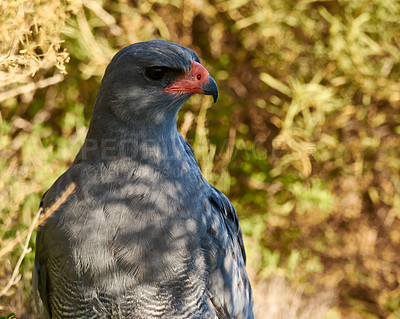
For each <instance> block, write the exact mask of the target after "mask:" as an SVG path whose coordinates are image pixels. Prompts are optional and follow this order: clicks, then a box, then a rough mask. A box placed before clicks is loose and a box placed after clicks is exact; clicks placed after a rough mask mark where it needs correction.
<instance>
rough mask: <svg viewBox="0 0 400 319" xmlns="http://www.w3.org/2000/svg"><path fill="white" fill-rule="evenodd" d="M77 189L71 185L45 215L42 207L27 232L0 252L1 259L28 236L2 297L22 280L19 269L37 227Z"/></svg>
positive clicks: (29, 250)
mask: <svg viewBox="0 0 400 319" xmlns="http://www.w3.org/2000/svg"><path fill="white" fill-rule="evenodd" d="M75 187H76V184H75V183H71V184H69V186H68V187H67V189H66V190H65V192H64V193H62V194H61V196H60V197H59V198H58V199H57V200H56V201H55V203H54V204H53V205H51V206H50V208H49V209H48V210H47V211H46V212H45V213H44V214H43V215H42V213H43V208H42V207H40V208H39V210H38V212H37V213H36V215H35V217H34V219H33V222H32V223H31V225H30V226H29V228H28V229H27V230H25V231H24V232H23V233H22V235H21V236H19V237H18V238H15V239H14V240H13V241H12V242H11V243H10V244H8V245H7V247H5V248H4V249H2V251H1V252H0V258H1V256H3V255H4V254H5V253H7V252H9V251H10V250H12V249H13V248H14V246H15V245H16V244H18V243H19V242H20V239H22V238H24V237H25V236H27V237H26V240H25V243H24V245H23V251H22V254H21V256H19V259H18V261H17V264H16V265H15V267H14V271H13V273H12V275H11V278H10V280H9V281H8V283H7V285H6V286H5V287H4V288H3V289H2V290H1V291H0V297H1V296H4V295H5V294H6V293H7V292H8V290H9V289H10V288H11V287H12V286H14V285H16V284H17V283H18V282H19V280H20V279H21V275H20V274H19V268H20V267H21V264H22V261H23V260H24V258H25V255H26V254H27V253H29V252H31V250H32V249H31V248H28V246H29V241H30V240H31V237H32V233H33V231H34V230H35V229H36V228H37V227H39V226H40V225H41V224H42V223H44V222H45V221H46V220H47V218H49V217H50V216H51V215H52V214H53V213H54V212H55V211H56V210H57V209H58V208H59V207H60V206H61V205H62V204H63V203H64V202H65V201H66V200H67V198H68V197H69V196H70V195H71V193H72V192H73V191H74V189H75ZM38 221H39V222H38Z"/></svg>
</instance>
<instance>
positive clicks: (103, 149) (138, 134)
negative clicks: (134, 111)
mask: <svg viewBox="0 0 400 319" xmlns="http://www.w3.org/2000/svg"><path fill="white" fill-rule="evenodd" d="M106 120H107V119H106V118H102V117H101V116H100V117H94V118H92V122H91V124H90V127H89V131H88V134H87V137H86V140H85V142H84V144H83V146H82V148H81V150H80V152H79V154H78V156H77V158H76V161H98V160H101V161H103V162H110V161H114V160H120V159H122V158H129V159H130V160H134V161H138V162H145V161H146V159H148V158H151V159H152V161H154V160H155V159H160V160H166V159H168V158H174V157H175V156H177V155H179V154H180V152H181V151H184V148H183V146H182V143H181V141H180V138H179V133H178V131H177V127H176V116H175V117H170V118H169V119H168V118H167V119H164V121H162V122H160V123H154V122H152V121H150V120H149V119H142V121H140V120H135V121H132V123H129V125H128V124H127V123H124V122H122V121H109V122H108V123H107V122H105V121H106ZM104 123H106V124H104Z"/></svg>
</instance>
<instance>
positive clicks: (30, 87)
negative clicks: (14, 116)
mask: <svg viewBox="0 0 400 319" xmlns="http://www.w3.org/2000/svg"><path fill="white" fill-rule="evenodd" d="M62 80H64V76H63V75H62V74H56V75H54V76H52V77H51V78H47V79H43V80H40V81H37V82H31V83H28V84H26V85H24V86H20V87H17V88H15V89H11V90H8V91H5V92H2V93H0V102H1V101H4V100H6V99H9V98H12V97H14V96H17V95H20V94H24V93H28V92H31V91H35V90H37V89H43V88H45V87H47V86H50V85H54V84H56V83H58V82H61V81H62Z"/></svg>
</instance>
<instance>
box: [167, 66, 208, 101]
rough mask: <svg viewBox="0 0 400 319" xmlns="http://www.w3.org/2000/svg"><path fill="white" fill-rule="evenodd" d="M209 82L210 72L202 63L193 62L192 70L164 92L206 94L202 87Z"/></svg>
mask: <svg viewBox="0 0 400 319" xmlns="http://www.w3.org/2000/svg"><path fill="white" fill-rule="evenodd" d="M208 81H209V74H208V71H207V70H206V69H205V68H204V66H202V65H201V64H200V63H198V62H196V61H193V63H192V69H191V70H190V71H189V72H187V73H185V74H184V75H183V76H182V77H180V78H178V79H177V80H176V81H175V82H173V83H172V84H171V85H170V86H169V87H167V88H165V89H164V90H163V91H164V92H174V93H177V94H184V93H191V94H193V93H200V94H202V93H204V91H203V89H202V86H203V85H204V84H206V83H207V82H208Z"/></svg>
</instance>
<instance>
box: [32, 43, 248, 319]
mask: <svg viewBox="0 0 400 319" xmlns="http://www.w3.org/2000/svg"><path fill="white" fill-rule="evenodd" d="M194 94H203V95H210V96H212V97H213V99H214V103H215V102H216V101H217V98H218V88H217V85H216V83H215V81H214V79H213V78H212V77H211V76H210V74H209V73H208V71H207V70H206V68H205V67H204V66H203V65H202V64H201V62H200V59H199V57H198V56H197V55H196V54H195V53H194V52H193V51H192V50H190V49H188V48H186V47H183V46H180V45H178V44H175V43H172V42H168V41H163V40H150V41H144V42H138V43H134V44H131V45H128V46H126V47H125V48H123V49H121V50H120V51H119V52H118V53H117V54H116V55H115V56H114V57H113V58H112V60H111V62H110V64H109V65H108V66H107V68H106V71H105V74H104V77H103V79H102V82H101V84H100V87H99V90H98V93H97V96H96V101H95V104H94V107H93V112H92V117H91V121H90V124H89V128H88V133H87V136H86V139H85V141H84V142H83V145H82V147H81V149H80V151H79V152H78V154H77V155H76V158H75V160H74V161H73V163H72V164H71V166H70V167H69V168H68V169H67V170H66V171H65V172H64V174H62V175H61V176H60V177H59V178H58V179H57V180H56V181H55V182H54V184H53V185H52V186H51V187H50V189H49V190H48V191H47V192H46V193H45V194H44V195H43V197H42V201H41V204H40V207H41V209H42V212H46V211H47V210H49V207H51V206H52V205H53V204H54V203H55V202H56V201H57V199H58V198H60V196H61V194H62V193H63V192H64V190H65V189H66V188H67V187H68V185H70V184H72V183H73V184H74V185H75V186H76V187H75V188H74V190H73V191H72V193H71V194H70V195H69V196H68V197H67V199H66V200H64V202H62V203H61V204H60V206H59V207H58V208H57V209H56V210H55V211H54V212H53V213H52V214H51V215H50V216H48V218H47V219H46V220H45V221H44V222H43V223H42V224H41V225H40V226H39V227H38V230H37V236H36V246H35V260H34V269H33V291H34V293H33V294H34V298H35V302H36V305H37V307H38V309H39V311H40V312H41V316H42V317H43V318H63V319H64V318H74V319H79V318H139V319H141V318H219V319H222V318H224V319H225V318H240V319H241V318H245V319H251V318H254V305H253V294H252V290H251V285H250V281H249V279H248V275H247V273H246V268H245V262H246V254H245V249H244V244H243V236H242V231H241V228H240V224H239V220H238V215H237V213H236V211H235V208H234V207H233V205H232V204H231V202H230V201H229V200H228V198H227V197H226V196H225V195H224V194H223V193H221V192H220V191H219V190H217V189H216V188H215V187H213V186H212V185H210V184H209V183H208V182H207V181H206V180H205V178H204V177H203V176H202V174H201V171H200V168H199V165H198V163H197V162H196V159H195V155H194V151H193V148H192V147H191V146H190V144H189V143H188V142H187V141H186V140H185V139H184V138H183V137H182V136H181V134H180V133H178V130H177V115H178V111H179V109H180V107H181V106H182V105H183V104H184V102H186V101H187V100H188V99H189V98H190V97H191V96H193V95H194Z"/></svg>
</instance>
